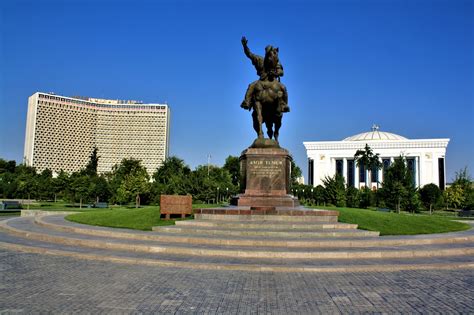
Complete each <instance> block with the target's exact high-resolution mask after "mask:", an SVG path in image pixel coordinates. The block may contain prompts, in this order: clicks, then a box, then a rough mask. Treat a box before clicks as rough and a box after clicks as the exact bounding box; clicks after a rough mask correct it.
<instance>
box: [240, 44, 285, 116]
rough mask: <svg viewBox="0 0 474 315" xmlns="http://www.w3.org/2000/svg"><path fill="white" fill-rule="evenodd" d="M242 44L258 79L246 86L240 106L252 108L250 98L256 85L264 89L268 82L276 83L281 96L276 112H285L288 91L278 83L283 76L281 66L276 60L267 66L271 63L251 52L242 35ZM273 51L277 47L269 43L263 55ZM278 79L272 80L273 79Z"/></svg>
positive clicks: (276, 49) (276, 50)
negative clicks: (274, 63)
mask: <svg viewBox="0 0 474 315" xmlns="http://www.w3.org/2000/svg"><path fill="white" fill-rule="evenodd" d="M241 41H242V46H243V47H244V53H245V55H246V56H247V57H248V58H249V59H250V60H251V61H252V64H253V65H254V67H255V70H257V75H258V76H259V77H260V78H259V80H257V81H254V82H252V83H251V84H250V85H249V87H248V88H247V92H246V93H245V99H244V101H243V102H242V104H241V105H240V107H242V108H244V109H248V110H250V109H252V107H253V106H254V104H253V103H254V102H253V100H252V98H253V96H254V91H255V89H256V87H260V89H265V88H266V86H267V85H268V84H277V85H278V88H279V89H280V90H281V91H282V97H281V101H280V105H279V107H278V109H277V110H278V112H280V113H286V112H289V111H290V107H289V106H288V92H287V91H286V87H285V86H284V85H283V84H282V83H280V77H282V76H283V66H282V65H281V64H280V62H278V63H277V64H276V66H269V64H271V63H266V62H265V58H264V57H261V56H258V55H255V54H253V53H252V52H251V51H250V49H249V48H248V46H247V42H248V41H247V39H246V38H245V36H244V37H242V40H241ZM272 52H275V53H276V54H278V48H274V47H272V46H270V45H268V46H267V47H265V56H266V57H267V56H268V55H269V54H270V53H272ZM275 78H276V79H278V80H274V79H275Z"/></svg>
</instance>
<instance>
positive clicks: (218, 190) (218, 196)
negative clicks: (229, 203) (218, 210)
mask: <svg viewBox="0 0 474 315" xmlns="http://www.w3.org/2000/svg"><path fill="white" fill-rule="evenodd" d="M217 203H219V187H217Z"/></svg>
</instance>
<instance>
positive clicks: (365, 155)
mask: <svg viewBox="0 0 474 315" xmlns="http://www.w3.org/2000/svg"><path fill="white" fill-rule="evenodd" d="M354 160H355V161H356V164H357V166H358V167H359V168H361V167H363V168H364V170H365V172H364V179H365V186H368V182H367V174H369V173H370V172H373V171H378V170H379V169H381V168H382V162H380V158H379V154H378V153H377V154H374V152H373V151H372V149H371V148H370V147H369V145H368V144H365V148H364V149H363V150H357V151H356V153H355V154H354Z"/></svg>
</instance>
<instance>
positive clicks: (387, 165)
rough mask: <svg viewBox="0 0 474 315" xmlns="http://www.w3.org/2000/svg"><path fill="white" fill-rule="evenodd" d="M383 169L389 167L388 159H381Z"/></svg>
mask: <svg viewBox="0 0 474 315" xmlns="http://www.w3.org/2000/svg"><path fill="white" fill-rule="evenodd" d="M382 165H383V170H384V171H385V170H387V169H388V168H389V167H390V159H382Z"/></svg>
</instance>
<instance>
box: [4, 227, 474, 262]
mask: <svg viewBox="0 0 474 315" xmlns="http://www.w3.org/2000/svg"><path fill="white" fill-rule="evenodd" d="M0 229H1V230H2V231H4V232H6V233H9V234H11V235H14V236H18V237H23V238H28V239H33V240H36V241H42V242H50V243H57V244H64V245H71V246H83V247H89V248H102V249H110V250H119V251H136V252H145V253H164V254H170V255H187V256H209V257H214V256H217V257H228V258H249V259H250V258H260V259H270V258H271V259H287V260H293V259H308V260H311V259H316V260H317V259H336V260H337V259H343V260H344V259H354V258H357V259H359V258H362V259H369V258H372V259H391V258H415V257H442V256H462V255H473V254H474V244H472V242H470V243H460V244H456V243H455V244H433V245H423V246H410V247H408V248H406V247H403V246H402V247H397V246H384V247H382V246H379V247H371V248H364V249H359V248H346V247H330V248H288V247H282V248H270V247H258V246H255V247H250V248H249V247H242V246H240V247H239V246H218V245H212V246H210V245H202V244H177V243H164V242H154V241H142V240H130V239H127V240H126V239H116V238H110V237H99V236H91V235H84V234H78V233H67V232H63V231H55V230H51V229H47V228H45V227H41V226H39V225H36V224H35V223H34V219H32V218H17V219H11V220H6V221H2V222H0Z"/></svg>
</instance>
